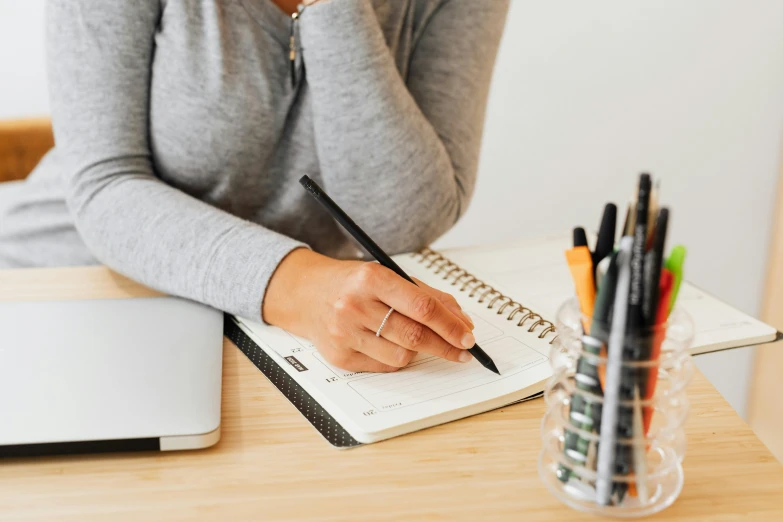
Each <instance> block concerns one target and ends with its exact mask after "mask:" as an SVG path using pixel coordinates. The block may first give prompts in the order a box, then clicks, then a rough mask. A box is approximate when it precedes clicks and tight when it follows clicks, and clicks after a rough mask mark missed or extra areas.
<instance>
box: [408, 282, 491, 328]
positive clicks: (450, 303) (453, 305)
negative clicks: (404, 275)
mask: <svg viewBox="0 0 783 522" xmlns="http://www.w3.org/2000/svg"><path fill="white" fill-rule="evenodd" d="M413 280H414V281H416V284H417V285H419V288H421V289H423V290H425V291H428V292H430V293H432V294H433V295H434V296H435V297H437V298H438V301H440V302H441V303H443V305H444V306H445V307H446V308H448V309H449V310H450V311H451V313H453V314H454V315H456V316H457V317H459V318H460V319H462V320H463V321H464V322H465V324H466V325H467V326H468V328H470V329H471V330H473V329H474V328H475V327H476V325H475V324H473V319H471V318H470V316H469V315H468V314H467V313H465V311H464V310H463V309H462V307H461V306H460V305H459V303H458V302H457V300H456V299H454V296H453V295H451V294H447V293H446V292H441V291H440V290H438V289H437V288H432V287H431V286H429V285H427V284H426V283H422V282H421V281H419V280H418V279H416V278H415V277H414V278H413Z"/></svg>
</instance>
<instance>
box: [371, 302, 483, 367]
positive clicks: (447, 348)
mask: <svg viewBox="0 0 783 522" xmlns="http://www.w3.org/2000/svg"><path fill="white" fill-rule="evenodd" d="M387 310H388V309H387V308H386V305H385V304H384V303H377V306H373V310H372V311H371V312H370V313H369V314H367V322H368V323H369V324H368V329H370V328H372V327H373V324H374V323H379V324H380V321H381V320H382V318H383V315H382V314H383V313H384V312H385V311H387ZM379 317H380V319H379ZM381 337H382V338H384V340H386V342H387V343H388V344H389V345H391V346H394V347H398V348H399V349H400V350H405V351H407V352H410V353H414V352H422V353H426V354H430V355H435V356H437V357H442V358H444V359H447V360H449V361H453V362H468V361H469V360H471V359H472V356H471V355H470V352H468V351H467V350H465V349H464V348H456V347H454V346H452V345H450V344H449V343H447V342H446V341H445V340H443V338H442V337H441V336H439V335H438V334H436V333H435V332H433V331H432V330H430V329H429V328H427V327H426V326H424V325H423V324H421V323H417V322H416V321H414V320H412V319H410V318H408V317H406V316H404V315H402V314H399V313H396V312H394V313H392V314H391V315H390V316H389V319H388V320H387V321H386V326H384V327H383V330H381ZM362 351H364V350H362ZM365 353H368V352H366V351H365ZM368 355H369V354H368ZM384 362H387V361H384ZM390 364H391V363H390Z"/></svg>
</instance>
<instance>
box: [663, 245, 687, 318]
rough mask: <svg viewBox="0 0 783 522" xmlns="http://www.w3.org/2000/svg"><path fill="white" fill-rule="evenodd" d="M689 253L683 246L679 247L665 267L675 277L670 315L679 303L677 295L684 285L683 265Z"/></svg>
mask: <svg viewBox="0 0 783 522" xmlns="http://www.w3.org/2000/svg"><path fill="white" fill-rule="evenodd" d="M686 253H687V251H686V250H685V247H684V246H683V245H677V246H676V247H674V248H673V249H672V253H671V254H670V255H669V258H668V259H667V260H666V264H665V265H664V266H665V267H666V269H667V270H668V271H669V272H671V273H672V276H674V281H673V282H672V299H671V302H670V303H669V313H671V311H672V309H673V308H674V303H676V302H677V293H678V292H679V291H680V283H682V265H683V264H684V263H685V254H686Z"/></svg>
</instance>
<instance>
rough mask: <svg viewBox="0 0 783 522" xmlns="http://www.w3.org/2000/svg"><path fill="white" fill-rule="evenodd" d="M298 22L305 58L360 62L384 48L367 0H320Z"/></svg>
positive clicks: (366, 60) (373, 11)
mask: <svg viewBox="0 0 783 522" xmlns="http://www.w3.org/2000/svg"><path fill="white" fill-rule="evenodd" d="M300 23H301V38H302V52H303V53H304V54H305V56H306V58H307V60H308V61H309V62H312V61H317V62H319V63H320V62H322V61H328V62H333V61H337V62H339V63H341V64H358V65H364V64H366V63H367V62H368V61H371V60H372V59H373V58H374V57H375V56H376V55H377V53H378V52H379V51H386V52H388V47H387V45H386V38H385V37H384V35H383V31H382V30H381V27H380V25H379V23H378V18H377V17H376V15H375V10H374V9H373V6H372V3H371V2H370V0H322V1H321V2H318V3H316V4H314V5H311V6H310V7H308V8H307V9H306V10H305V12H304V13H303V14H302V18H301V21H300Z"/></svg>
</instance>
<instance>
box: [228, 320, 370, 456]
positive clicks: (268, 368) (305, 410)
mask: <svg viewBox="0 0 783 522" xmlns="http://www.w3.org/2000/svg"><path fill="white" fill-rule="evenodd" d="M224 325H225V326H224V330H223V333H224V335H225V336H226V337H228V338H229V339H230V340H231V342H233V343H234V344H235V345H237V347H238V348H239V350H240V351H241V352H242V353H244V354H245V355H246V356H247V358H248V359H250V361H251V362H252V363H253V364H254V365H255V366H256V368H258V369H259V370H261V373H263V374H264V375H265V376H266V378H267V379H269V381H270V382H271V383H272V384H274V385H275V387H276V388H277V389H278V390H280V392H281V393H282V394H283V395H285V397H286V399H288V400H289V401H290V402H291V404H293V405H294V406H296V409H297V410H299V413H301V414H302V415H304V418H305V419H307V420H308V421H310V424H312V425H313V428H315V429H316V430H318V433H320V434H321V435H323V437H324V438H325V439H326V440H327V441H329V443H330V444H332V445H333V446H335V447H337V448H341V449H345V448H353V447H355V446H361V444H362V443H361V442H359V441H357V440H356V439H354V438H353V437H351V435H350V434H349V433H348V432H347V431H345V428H343V427H342V426H341V425H340V424H339V423H338V422H337V421H336V420H334V418H333V417H332V416H331V415H329V413H328V412H327V411H326V410H325V409H323V408H322V407H321V405H320V404H318V402H317V401H316V400H315V399H313V398H312V397H311V396H310V394H309V393H307V392H306V391H305V390H304V389H303V388H302V387H301V386H300V385H299V383H297V382H296V381H295V380H294V379H293V378H292V377H291V376H290V375H288V373H286V371H285V370H283V369H282V368H280V366H279V365H278V364H277V363H276V362H275V361H274V360H273V359H272V358H271V357H269V355H267V353H266V352H265V351H264V350H262V349H261V348H260V347H259V346H258V345H257V344H256V343H255V342H253V340H252V339H250V337H248V335H247V334H246V333H245V332H243V331H242V329H241V328H240V327H239V326H238V325H237V324H236V323H235V322H234V318H233V317H231V316H230V315H226V318H225V321H224Z"/></svg>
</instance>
